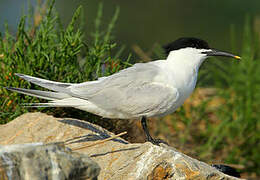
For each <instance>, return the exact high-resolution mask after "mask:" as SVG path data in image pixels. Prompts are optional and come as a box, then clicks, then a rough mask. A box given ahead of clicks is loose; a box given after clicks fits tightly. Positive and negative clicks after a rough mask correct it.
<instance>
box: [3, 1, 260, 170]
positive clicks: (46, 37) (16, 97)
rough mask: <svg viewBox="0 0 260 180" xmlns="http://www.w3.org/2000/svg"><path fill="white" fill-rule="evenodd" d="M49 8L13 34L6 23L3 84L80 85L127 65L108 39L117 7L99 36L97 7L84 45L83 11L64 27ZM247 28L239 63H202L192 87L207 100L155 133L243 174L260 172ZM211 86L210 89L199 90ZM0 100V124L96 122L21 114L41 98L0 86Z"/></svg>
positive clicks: (256, 84) (254, 72)
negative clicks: (27, 119)
mask: <svg viewBox="0 0 260 180" xmlns="http://www.w3.org/2000/svg"><path fill="white" fill-rule="evenodd" d="M53 7H54V1H52V2H50V3H48V6H44V7H38V8H37V9H36V10H35V11H33V9H31V10H30V12H31V13H30V15H29V16H28V17H27V16H23V17H22V18H21V20H20V23H19V26H18V30H17V33H16V34H15V35H12V34H11V33H10V32H9V30H8V25H7V24H6V30H5V33H4V34H0V66H1V70H2V73H1V74H0V85H1V86H4V87H5V86H11V87H23V88H28V89H29V88H33V89H40V88H39V87H37V86H34V85H33V84H29V83H27V82H25V81H23V80H21V79H19V78H18V77H16V76H15V75H14V73H23V74H28V75H32V76H37V77H41V78H45V79H50V80H55V81H60V82H84V81H89V80H94V79H97V78H98V77H100V76H107V75H110V74H112V73H115V72H117V71H118V70H120V69H123V68H125V67H127V66H129V65H130V64H129V63H128V62H129V60H130V56H129V57H128V58H127V59H126V60H123V59H122V58H121V53H122V52H123V50H124V47H117V46H116V44H115V43H113V38H112V36H111V34H112V31H113V28H114V25H115V22H116V20H117V18H118V14H119V9H118V8H117V9H116V11H115V14H114V16H113V17H112V19H111V21H110V22H109V23H108V25H107V28H106V29H105V30H104V29H103V28H102V30H101V25H102V16H103V15H102V13H103V10H102V8H103V7H102V4H100V6H99V10H98V13H97V18H96V20H95V22H94V23H95V31H94V32H93V33H89V36H90V37H91V41H90V43H85V42H86V40H85V38H84V36H83V25H84V24H83V23H82V22H83V21H81V19H83V18H82V17H83V14H82V10H81V9H82V8H81V7H79V8H78V9H77V10H76V12H75V13H74V16H73V17H72V20H71V22H70V23H69V24H68V25H67V27H64V26H63V25H62V23H61V20H60V18H59V15H58V14H57V12H56V11H55V9H54V8H53ZM251 27H252V24H251V21H250V19H249V18H247V21H246V23H245V27H244V39H243V43H242V44H243V47H242V54H241V55H242V58H243V59H242V60H241V61H240V62H238V61H236V60H234V59H232V60H230V59H229V60H226V59H224V60H220V59H218V60H211V61H208V62H206V63H205V64H204V65H203V67H202V69H201V72H200V77H199V84H198V86H199V87H200V88H198V89H199V91H200V90H203V91H204V93H202V94H208V95H207V96H206V97H201V96H200V95H196V94H198V93H195V95H194V96H193V97H192V98H191V100H190V101H189V102H186V103H185V105H184V106H183V107H182V108H180V110H178V112H176V113H174V114H173V115H171V116H167V117H166V118H164V120H163V121H160V123H159V124H158V126H156V127H157V129H156V132H157V134H159V135H162V136H166V139H167V140H168V142H169V143H170V144H173V145H174V146H175V147H177V148H183V150H184V151H185V152H186V153H188V154H193V155H195V156H196V157H198V156H199V157H200V158H201V159H202V160H206V161H207V162H209V163H210V162H211V163H216V161H213V159H217V160H220V162H221V163H223V162H226V163H228V164H239V165H243V166H244V169H243V171H245V172H257V174H260V172H259V169H258V167H259V166H260V164H259V162H260V157H259V156H260V155H259V149H260V147H259V144H260V143H259V138H260V133H259V132H260V131H259V126H260V124H259V121H258V118H259V117H260V110H259V108H258V107H259V105H260V76H259V74H260V72H259V71H260V57H259V53H258V52H260V47H259V41H258V39H259V38H258V37H257V36H256V34H255V33H254V32H252V28H251ZM231 30H232V32H231V40H230V41H231V44H232V48H233V52H238V48H237V47H235V45H236V44H238V43H237V42H236V41H235V38H234V37H235V34H236V32H235V27H232V28H231ZM154 54H155V56H162V50H161V49H160V48H158V47H157V48H156V49H155V51H154ZM209 86H210V87H214V89H205V87H209ZM0 97H1V98H0V105H1V111H0V124H4V123H7V122H9V121H10V120H12V119H14V118H15V117H17V116H19V115H21V114H23V113H25V112H27V111H42V112H47V113H50V114H54V115H59V116H63V117H64V116H66V117H68V116H71V117H74V118H81V119H89V120H92V122H96V121H95V120H97V119H98V118H99V117H95V116H94V115H90V114H89V113H87V112H82V111H79V110H74V109H70V108H57V109H54V108H38V109H28V108H24V107H22V106H20V104H22V103H29V102H40V100H39V99H38V98H33V97H29V96H24V95H21V94H17V93H12V92H10V91H7V90H5V89H3V88H0ZM41 102H43V101H42V100H41ZM88 117H91V118H88ZM109 122H110V125H107V124H102V125H103V127H108V126H109V127H108V129H110V130H111V129H112V125H111V124H112V123H111V122H113V123H114V121H109ZM103 123H106V122H104V121H103ZM121 125H122V124H121ZM116 126H117V125H114V127H116ZM132 136H134V135H132ZM136 136H140V135H136ZM187 147H188V148H187ZM187 149H189V150H188V151H187ZM209 159H210V160H209ZM211 160H212V161H211Z"/></svg>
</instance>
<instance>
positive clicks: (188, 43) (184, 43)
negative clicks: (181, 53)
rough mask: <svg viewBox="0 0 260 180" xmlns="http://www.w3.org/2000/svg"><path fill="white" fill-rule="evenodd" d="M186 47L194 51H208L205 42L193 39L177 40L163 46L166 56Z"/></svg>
mask: <svg viewBox="0 0 260 180" xmlns="http://www.w3.org/2000/svg"><path fill="white" fill-rule="evenodd" d="M186 47H191V48H196V49H210V47H209V45H208V43H207V42H206V41H204V40H201V39H198V38H194V37H183V38H179V39H177V40H175V41H174V42H172V43H169V44H167V45H165V46H163V48H164V50H165V52H166V54H169V53H170V52H171V51H173V50H178V49H181V48H186Z"/></svg>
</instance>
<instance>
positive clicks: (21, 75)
mask: <svg viewBox="0 0 260 180" xmlns="http://www.w3.org/2000/svg"><path fill="white" fill-rule="evenodd" d="M14 75H16V76H19V77H23V76H24V74H21V73H14Z"/></svg>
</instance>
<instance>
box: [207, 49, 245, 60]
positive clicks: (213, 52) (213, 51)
mask: <svg viewBox="0 0 260 180" xmlns="http://www.w3.org/2000/svg"><path fill="white" fill-rule="evenodd" d="M203 53H204V54H207V56H224V57H232V58H235V59H241V57H239V56H236V55H234V54H231V53H228V52H224V51H219V50H216V49H211V50H210V51H206V52H203Z"/></svg>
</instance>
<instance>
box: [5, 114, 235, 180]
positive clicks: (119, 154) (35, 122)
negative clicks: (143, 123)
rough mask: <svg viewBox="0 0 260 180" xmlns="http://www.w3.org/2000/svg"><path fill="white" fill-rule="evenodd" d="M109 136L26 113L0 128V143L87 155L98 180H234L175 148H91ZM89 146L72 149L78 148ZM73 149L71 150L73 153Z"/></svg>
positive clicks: (120, 144)
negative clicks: (56, 146)
mask: <svg viewBox="0 0 260 180" xmlns="http://www.w3.org/2000/svg"><path fill="white" fill-rule="evenodd" d="M111 136H113V134H112V133H111V132H109V131H107V130H105V129H103V128H101V127H99V126H97V125H94V124H91V123H89V122H86V121H83V120H77V119H72V118H54V117H52V116H48V115H46V114H43V113H27V114H24V115H22V116H20V117H18V118H17V119H15V120H13V121H11V122H10V123H8V124H5V125H1V126H0V144H1V145H6V144H21V143H32V142H42V143H54V142H62V141H63V142H66V143H65V144H66V147H68V148H70V149H72V151H73V152H79V153H82V154H86V155H88V156H89V157H90V158H91V159H92V160H94V161H95V162H97V163H98V164H99V166H100V167H101V171H100V174H99V176H98V179H101V180H103V179H113V180H117V179H118V180H121V179H126V180H127V179H129V180H131V179H133V180H139V179H140V180H141V179H149V180H157V179H158V180H159V179H169V180H170V179H178V180H179V179H202V180H203V179H205V180H206V179H208V180H217V179H222V180H235V179H238V178H235V177H231V176H228V175H225V174H223V173H222V172H220V171H218V170H217V169H215V168H213V167H211V166H210V165H208V164H206V163H204V162H201V161H198V160H196V159H193V158H191V157H189V156H187V155H185V154H183V153H181V152H178V151H177V150H176V149H175V148H173V147H170V146H167V145H161V146H155V145H153V144H151V143H149V142H146V143H132V144H131V143H129V142H127V141H125V140H124V139H122V138H116V139H113V140H110V141H107V142H104V143H100V144H97V145H94V146H89V145H91V144H93V143H95V142H97V141H99V140H104V139H106V138H109V137H111ZM86 145H87V146H89V147H86V148H83V149H79V150H75V149H77V148H78V147H82V146H86ZM73 149H74V150H73Z"/></svg>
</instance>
